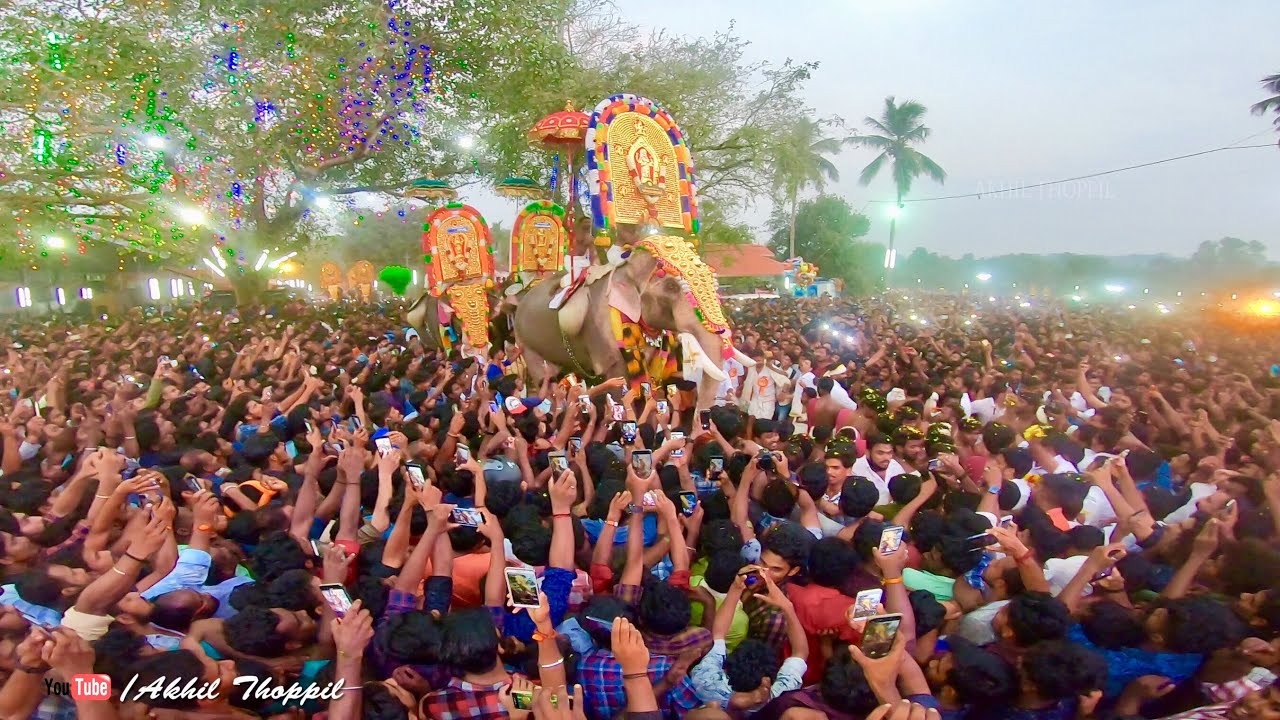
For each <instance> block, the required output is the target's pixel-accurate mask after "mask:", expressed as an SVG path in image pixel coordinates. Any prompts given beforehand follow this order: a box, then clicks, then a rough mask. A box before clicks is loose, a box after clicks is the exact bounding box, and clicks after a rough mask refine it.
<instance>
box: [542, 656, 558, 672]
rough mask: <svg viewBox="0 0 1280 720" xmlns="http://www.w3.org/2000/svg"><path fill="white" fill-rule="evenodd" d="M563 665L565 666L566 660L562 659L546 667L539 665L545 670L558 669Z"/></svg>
mask: <svg viewBox="0 0 1280 720" xmlns="http://www.w3.org/2000/svg"><path fill="white" fill-rule="evenodd" d="M563 664H564V658H560V659H559V660H557V661H555V662H553V663H547V664H546V665H539V666H538V667H540V668H542V669H543V670H550V669H551V668H553V667H558V666H560V665H563Z"/></svg>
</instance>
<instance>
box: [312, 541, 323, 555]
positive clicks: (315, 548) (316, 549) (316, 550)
mask: <svg viewBox="0 0 1280 720" xmlns="http://www.w3.org/2000/svg"><path fill="white" fill-rule="evenodd" d="M311 554H312V555H315V556H316V557H324V554H323V553H321V552H320V541H319V540H312V541H311Z"/></svg>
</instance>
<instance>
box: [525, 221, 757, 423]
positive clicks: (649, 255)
mask: <svg viewBox="0 0 1280 720" xmlns="http://www.w3.org/2000/svg"><path fill="white" fill-rule="evenodd" d="M559 289H560V283H559V276H558V275H557V276H552V277H551V278H549V279H547V280H545V281H543V282H541V283H538V284H537V285H534V286H533V287H531V288H530V289H529V290H528V291H526V292H525V293H523V294H522V296H521V297H520V302H519V305H518V306H517V307H516V309H515V334H516V340H517V342H518V343H519V345H520V348H521V349H522V351H523V352H524V354H525V358H526V360H527V366H528V367H529V369H530V372H531V373H534V375H535V377H534V378H533V380H534V381H535V384H536V383H537V382H539V381H541V378H540V377H537V375H538V374H540V372H541V367H542V363H541V361H542V360H545V361H547V362H548V363H549V364H551V365H553V366H555V367H557V368H559V369H560V370H561V371H563V372H572V373H575V374H578V375H580V376H582V377H588V378H596V379H601V378H610V377H627V378H628V379H632V380H635V379H636V378H635V377H634V375H635V374H636V373H635V370H636V368H635V367H634V366H629V364H628V360H627V352H626V350H627V345H628V338H627V337H625V335H627V334H628V333H642V332H646V331H647V332H649V333H652V332H653V331H662V332H665V333H670V334H672V335H673V336H675V337H677V338H679V339H680V341H681V346H682V347H683V349H684V351H685V355H686V358H685V360H686V363H692V364H694V365H696V366H697V367H698V368H700V369H701V370H702V380H701V382H700V383H699V386H698V407H699V408H707V407H710V406H711V405H712V403H714V401H715V398H716V395H717V391H718V389H719V386H720V383H721V382H723V381H724V379H725V374H724V371H723V370H722V365H723V358H725V357H728V356H733V357H736V358H737V359H738V360H739V361H740V362H742V363H743V364H745V365H753V364H754V363H753V362H752V361H751V360H750V358H747V357H746V356H745V355H743V354H742V353H741V352H740V351H738V350H737V349H735V348H734V347H733V343H732V332H731V330H730V328H729V326H728V321H727V320H726V318H725V316H724V310H723V309H722V308H721V306H720V300H719V297H718V294H717V289H716V278H715V274H714V272H712V270H711V268H710V267H708V266H707V265H706V264H704V263H703V262H702V261H701V259H699V258H698V256H697V253H696V251H694V249H693V247H692V246H691V245H690V244H689V243H688V242H686V241H685V240H683V239H681V238H678V237H670V236H657V237H651V238H647V239H645V240H642V241H640V242H639V243H637V244H636V245H635V249H634V250H633V251H632V252H631V254H630V256H629V257H628V258H626V259H625V260H623V261H622V262H621V263H619V264H616V265H603V266H593V267H592V268H591V270H589V271H588V273H587V280H586V284H585V286H584V287H582V288H580V289H579V290H578V291H577V292H576V293H575V294H573V295H572V296H571V297H570V298H569V299H568V300H567V301H565V303H564V305H563V306H562V307H561V308H560V309H559V310H553V309H551V308H550V307H549V304H550V301H551V298H552V296H553V295H555V294H556V293H557V292H558V291H559ZM620 334H621V335H624V337H619V335H620ZM659 334H661V333H659ZM630 340H631V341H632V342H644V340H643V339H640V338H635V337H632V338H630Z"/></svg>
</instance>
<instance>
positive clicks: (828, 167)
mask: <svg viewBox="0 0 1280 720" xmlns="http://www.w3.org/2000/svg"><path fill="white" fill-rule="evenodd" d="M832 125H834V126H837V127H838V126H839V125H840V123H839V122H838V121H827V122H823V121H819V120H815V119H813V118H811V117H806V116H803V115H801V116H798V117H795V118H793V119H792V120H791V121H790V122H788V123H787V124H786V125H784V126H783V127H782V128H781V130H782V132H780V133H779V135H778V139H777V141H776V142H775V143H774V146H773V155H772V157H771V158H770V165H771V166H772V167H771V173H772V181H773V192H774V198H775V202H779V203H784V204H785V205H786V206H787V210H788V212H789V213H790V216H791V222H790V225H791V227H790V229H789V240H790V246H791V247H794V246H795V234H796V229H795V220H796V213H797V211H798V207H797V205H798V203H799V197H800V193H801V192H804V191H805V190H807V189H809V188H813V189H815V190H817V191H818V192H819V193H821V192H822V191H823V190H825V189H826V186H827V183H828V182H839V181H840V171H839V170H838V169H837V168H836V166H835V163H833V162H831V160H829V159H828V156H830V155H836V154H838V153H839V152H840V150H841V149H842V148H843V147H844V145H846V144H848V143H849V142H851V141H852V138H848V137H844V138H837V137H830V136H828V135H827V134H826V130H827V127H828V126H832ZM789 254H794V253H789Z"/></svg>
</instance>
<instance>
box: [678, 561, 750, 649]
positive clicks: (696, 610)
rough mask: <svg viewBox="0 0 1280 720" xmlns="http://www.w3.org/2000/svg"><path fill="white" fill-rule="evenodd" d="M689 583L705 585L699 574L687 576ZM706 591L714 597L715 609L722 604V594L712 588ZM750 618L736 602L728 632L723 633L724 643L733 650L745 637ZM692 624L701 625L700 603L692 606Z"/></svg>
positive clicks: (698, 585) (704, 580)
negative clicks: (736, 605)
mask: <svg viewBox="0 0 1280 720" xmlns="http://www.w3.org/2000/svg"><path fill="white" fill-rule="evenodd" d="M689 584H690V585H692V586H693V587H706V579H705V578H703V576H701V575H694V576H691V577H690V578H689ZM707 592H709V593H711V595H712V597H714V598H715V599H716V609H717V610H719V609H720V606H721V605H723V604H724V595H722V594H721V593H718V592H716V591H715V590H713V589H712V588H709V587H708V588H707ZM749 623H750V618H748V617H747V613H746V611H744V610H743V609H742V603H738V607H737V609H735V610H734V611H733V620H731V621H729V632H728V633H727V634H726V635H725V638H724V644H725V647H727V648H728V649H729V652H733V649H734V648H736V647H738V644H739V643H741V642H742V641H743V640H746V639H747V629H748V625H749ZM692 624H693V625H694V626H698V627H701V625H702V603H695V604H694V606H693V616H692Z"/></svg>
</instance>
